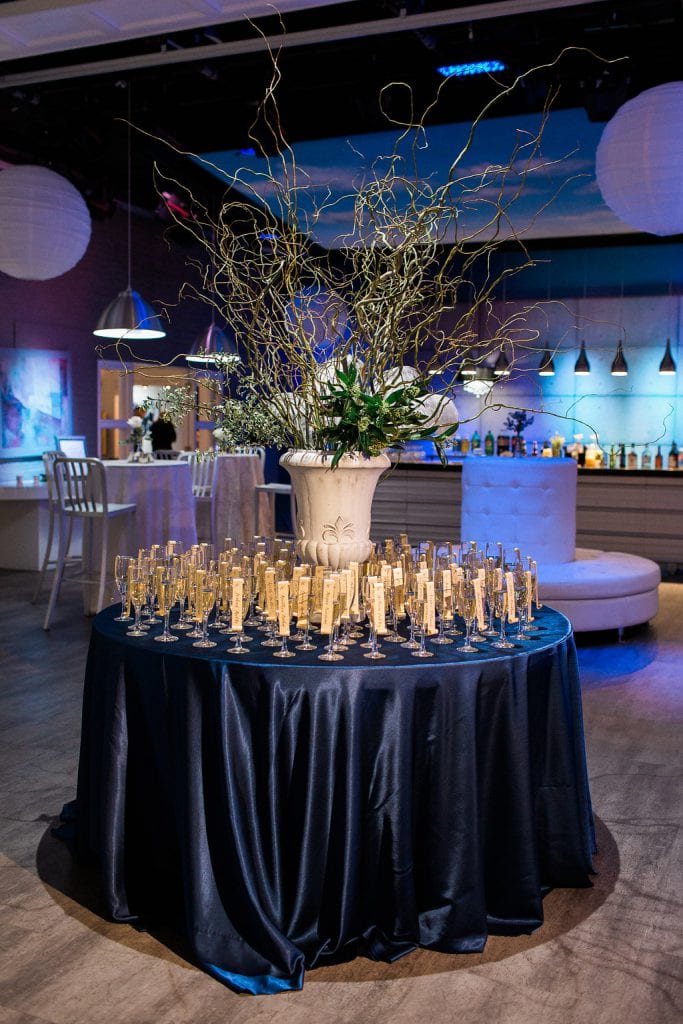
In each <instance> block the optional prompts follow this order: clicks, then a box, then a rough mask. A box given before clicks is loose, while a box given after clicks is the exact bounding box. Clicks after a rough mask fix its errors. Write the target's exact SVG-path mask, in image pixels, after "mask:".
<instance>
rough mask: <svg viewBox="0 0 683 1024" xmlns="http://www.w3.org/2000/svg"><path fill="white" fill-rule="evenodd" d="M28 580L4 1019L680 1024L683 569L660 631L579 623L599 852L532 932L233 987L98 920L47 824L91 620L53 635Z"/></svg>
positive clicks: (15, 750) (18, 590)
mask: <svg viewBox="0 0 683 1024" xmlns="http://www.w3.org/2000/svg"><path fill="white" fill-rule="evenodd" d="M34 581H35V577H34V576H33V575H32V574H29V573H10V572H0V666H1V667H0V790H1V792H0V912H1V915H2V916H1V920H0V950H1V951H2V957H1V958H0V1024H43V1022H50V1024H100V1022H101V1024H105V1022H106V1024H189V1022H192V1024H194V1022H196V1024H219V1022H220V1024H224V1022H228V1021H229V1022H230V1024H243V1022H253V1024H380V1022H381V1024H408V1022H410V1024H412V1022H418V1021H419V1022H422V1021H427V1022H429V1024H446V1022H450V1021H457V1022H458V1024H484V1022H485V1024H536V1022H538V1024H541V1022H543V1024H587V1022H590V1024H669V1022H671V1024H674V1022H678V1021H680V1020H681V1019H683V967H682V963H681V948H682V945H683V943H682V941H681V940H682V939H683V913H682V912H681V892H682V891H683V888H682V886H681V876H682V874H683V872H682V869H681V865H682V863H683V858H682V857H681V852H682V851H681V786H680V776H681V754H682V752H683V743H682V742H681V718H682V714H681V712H682V708H683V585H681V583H678V582H672V583H665V584H663V585H662V588H661V608H660V612H659V615H658V616H657V618H656V619H655V620H654V621H653V623H652V624H651V625H650V627H649V628H644V629H640V630H631V631H627V632H626V634H625V636H624V638H623V641H622V642H617V640H616V637H615V636H614V635H613V634H611V635H609V636H596V637H593V638H592V639H590V640H589V639H588V638H579V658H580V665H581V672H582V683H583V691H584V716H585V725H586V738H587V747H588V761H589V769H590V777H591V787H592V796H593V804H594V809H595V813H596V816H597V826H598V841H599V845H600V852H599V854H598V856H597V857H596V860H595V867H596V869H597V875H596V878H595V885H594V887H593V888H592V889H589V890H556V891H555V892H553V893H551V894H550V895H549V896H548V897H547V899H546V905H545V908H546V923H545V924H544V926H543V927H542V928H541V929H539V931H537V932H536V933H535V934H534V935H532V936H526V937H521V938H493V939H491V940H490V941H489V944H488V946H487V948H486V951H485V953H484V954H482V955H476V956H446V955H443V954H435V953H429V952H426V951H418V952H416V953H414V954H412V955H410V956H407V957H405V958H404V959H403V960H401V961H399V962H398V963H396V964H375V963H371V962H369V961H366V960H356V961H354V962H352V963H350V964H345V965H343V966H339V967H334V968H324V969H320V970H317V971H311V972H309V974H308V975H307V979H306V985H305V987H304V989H303V991H302V992H299V993H287V994H283V995H278V996H263V997H257V998H253V997H249V996H237V995H234V994H233V993H232V992H230V991H229V990H228V989H225V988H224V987H223V986H222V985H220V984H219V983H218V982H216V981H213V980H212V979H211V978H209V977H208V976H207V975H206V974H204V973H203V972H202V971H200V970H198V969H197V968H196V967H195V966H194V965H193V964H192V963H191V962H190V961H189V960H188V959H186V951H185V950H184V949H183V947H182V945H181V944H179V943H177V942H176V941H175V940H174V939H173V938H172V937H171V936H165V935H156V934H155V935H150V934H147V933H140V932H138V931H136V930H135V929H133V928H131V927H129V926H125V925H114V924H112V923H110V922H109V921H107V920H106V918H105V917H104V915H103V912H102V906H101V902H100V899H99V895H98V886H97V877H96V875H95V874H94V873H93V872H91V871H84V870H83V869H81V868H78V867H76V866H75V865H74V864H73V863H72V862H71V860H70V857H69V854H68V851H67V849H66V847H65V846H64V845H63V844H62V843H61V842H59V841H58V840H57V839H55V838H54V837H53V836H52V835H51V833H50V826H51V823H52V822H53V821H54V820H55V817H56V816H57V815H58V813H59V811H60V808H61V807H62V804H63V803H64V802H65V801H67V800H69V799H71V798H72V797H73V795H74V790H75V780H76V767H77V755H78V741H79V728H80V699H81V683H82V678H83V669H84V663H85V656H86V651H87V643H88V636H89V630H90V623H89V620H88V619H86V618H84V617H83V615H82V611H81V608H80V606H79V601H78V594H77V592H75V591H74V590H73V588H72V589H71V591H67V592H66V594H65V599H64V600H63V601H62V602H61V603H60V604H59V606H58V608H57V612H56V614H55V618H54V623H53V628H52V630H51V631H50V633H49V634H46V633H44V632H43V631H42V629H41V621H42V617H43V614H44V603H43V604H39V605H37V606H32V605H31V604H30V593H31V588H32V586H33V583H34Z"/></svg>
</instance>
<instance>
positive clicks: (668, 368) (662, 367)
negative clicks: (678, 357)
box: [659, 338, 676, 377]
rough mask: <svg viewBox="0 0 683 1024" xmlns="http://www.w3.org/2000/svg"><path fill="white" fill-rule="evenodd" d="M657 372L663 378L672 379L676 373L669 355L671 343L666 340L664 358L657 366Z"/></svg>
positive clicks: (672, 358)
mask: <svg viewBox="0 0 683 1024" xmlns="http://www.w3.org/2000/svg"><path fill="white" fill-rule="evenodd" d="M659 372H660V373H661V375H662V376H663V377H673V375H674V374H675V373H676V364H675V362H674V357H673V356H672V354H671V341H670V340H669V339H668V338H667V339H666V349H665V351H664V358H663V359H662V361H661V363H660V364H659Z"/></svg>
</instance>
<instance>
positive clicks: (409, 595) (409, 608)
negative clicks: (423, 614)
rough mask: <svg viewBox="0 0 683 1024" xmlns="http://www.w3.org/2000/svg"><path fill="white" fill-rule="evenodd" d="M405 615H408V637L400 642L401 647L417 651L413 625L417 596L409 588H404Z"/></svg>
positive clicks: (417, 645)
mask: <svg viewBox="0 0 683 1024" xmlns="http://www.w3.org/2000/svg"><path fill="white" fill-rule="evenodd" d="M406 615H407V616H408V639H407V640H406V641H405V642H404V643H402V644H401V647H407V648H408V650H409V651H417V650H418V648H419V646H420V645H419V643H418V642H417V640H416V639H415V627H416V625H417V597H416V595H415V591H414V590H412V587H411V589H409V590H406Z"/></svg>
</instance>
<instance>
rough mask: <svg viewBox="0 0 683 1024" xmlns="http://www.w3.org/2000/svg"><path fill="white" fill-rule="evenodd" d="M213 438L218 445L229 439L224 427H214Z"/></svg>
mask: <svg viewBox="0 0 683 1024" xmlns="http://www.w3.org/2000/svg"><path fill="white" fill-rule="evenodd" d="M213 436H214V437H215V438H216V440H217V441H218V443H219V444H221V443H222V442H223V441H227V440H228V437H229V433H228V431H227V430H226V429H225V427H215V428H214V430H213Z"/></svg>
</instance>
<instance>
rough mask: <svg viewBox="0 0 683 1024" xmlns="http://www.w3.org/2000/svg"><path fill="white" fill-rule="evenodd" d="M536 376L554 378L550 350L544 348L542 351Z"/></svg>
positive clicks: (553, 366) (553, 365) (553, 364)
mask: <svg viewBox="0 0 683 1024" xmlns="http://www.w3.org/2000/svg"><path fill="white" fill-rule="evenodd" d="M538 376H539V377H554V376H555V363H554V362H553V357H552V354H551V352H550V349H548V348H546V349H544V350H543V355H542V356H541V361H540V363H539V364H538Z"/></svg>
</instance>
